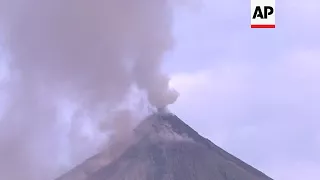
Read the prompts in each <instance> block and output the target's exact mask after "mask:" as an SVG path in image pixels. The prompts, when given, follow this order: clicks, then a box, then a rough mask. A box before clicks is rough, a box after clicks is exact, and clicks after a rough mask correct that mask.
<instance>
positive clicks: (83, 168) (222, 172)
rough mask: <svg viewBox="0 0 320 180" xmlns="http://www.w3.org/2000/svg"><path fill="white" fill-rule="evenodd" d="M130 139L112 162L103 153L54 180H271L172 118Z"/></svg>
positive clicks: (158, 117) (150, 120)
mask: <svg viewBox="0 0 320 180" xmlns="http://www.w3.org/2000/svg"><path fill="white" fill-rule="evenodd" d="M132 137H133V138H132V139H131V140H130V143H128V142H127V143H126V144H127V146H126V147H125V148H122V149H123V151H120V152H118V154H119V155H118V156H116V157H115V158H114V159H113V160H112V161H107V160H105V158H104V156H105V154H104V152H102V153H100V154H97V155H95V156H93V157H91V158H89V159H88V160H86V161H85V162H84V163H82V164H80V165H79V166H77V167H75V168H74V169H72V170H71V171H69V172H67V173H66V174H64V175H62V176H61V177H59V178H58V179H56V180H272V179H271V178H270V177H268V176H266V175H265V174H264V173H262V172H260V171H259V170H257V169H255V168H253V167H252V166H250V165H248V164H246V163H245V162H243V161H241V160H240V159H238V158H236V157H235V156H233V155H231V154H229V153H227V152H226V151H224V150H223V149H221V148H219V147H218V146H216V145H215V144H214V143H212V142H211V141H210V140H208V139H206V138H204V137H202V136H201V135H199V134H198V133H197V132H196V131H195V130H193V129H192V128H191V127H189V126H188V125H187V124H185V123H184V122H183V121H182V120H180V119H179V118H178V117H177V116H176V115H174V114H171V113H155V114H153V115H150V116H149V117H147V118H146V119H145V120H144V121H142V122H141V123H140V124H139V125H138V126H137V127H136V128H135V129H134V131H133V135H132Z"/></svg>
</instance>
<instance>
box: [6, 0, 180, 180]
mask: <svg viewBox="0 0 320 180" xmlns="http://www.w3.org/2000/svg"><path fill="white" fill-rule="evenodd" d="M172 8H173V5H172V4H170V3H169V0H152V1H150V0H90V1H89V0H0V30H1V33H2V34H1V35H3V37H4V41H3V42H4V43H3V44H4V46H3V48H4V49H5V50H6V52H7V54H9V57H10V58H8V59H7V60H8V62H9V66H10V69H11V70H10V72H11V73H10V83H8V84H6V92H7V93H8V96H9V97H10V98H9V101H8V103H7V104H8V106H7V109H6V111H5V113H4V114H3V116H2V118H1V120H0V177H1V179H6V180H21V179H25V180H47V179H48V180H50V179H52V178H53V177H55V176H57V174H58V173H59V172H60V170H61V168H62V169H63V164H65V163H66V162H69V161H71V162H76V163H78V161H80V160H79V159H81V158H84V156H86V155H88V152H83V151H86V149H93V147H95V146H94V143H96V140H97V136H98V135H99V133H97V132H93V131H92V129H98V128H94V126H95V125H97V124H98V125H99V124H104V125H105V124H108V122H109V121H110V119H112V118H110V114H111V112H115V114H117V113H120V112H122V111H116V110H115V109H116V108H117V107H118V106H120V105H121V104H123V103H125V102H126V101H127V98H128V94H130V92H131V91H132V89H133V87H135V88H136V89H138V90H140V91H144V92H145V94H146V95H147V98H146V99H147V101H146V102H147V103H148V104H149V105H151V106H154V107H165V106H166V105H168V104H171V103H173V102H174V101H175V100H176V98H177V93H176V92H174V91H171V90H169V88H168V78H167V77H166V76H164V75H163V74H162V72H161V64H162V61H163V55H164V53H165V52H166V51H167V50H169V49H170V48H172V45H173V42H172V37H171V32H170V31H171V20H172V17H171V16H172ZM65 102H68V103H67V104H69V105H65V104H66V103H65ZM62 104H64V106H62ZM66 108H69V109H73V110H74V111H72V112H74V113H73V114H70V112H69V115H66V114H67V113H66V112H64V111H65V109H66ZM61 109H62V110H64V111H62V110H61ZM107 115H108V116H107ZM130 117H132V116H130ZM127 118H128V117H127ZM65 119H71V122H69V121H65ZM128 119H130V118H128ZM88 121H90V123H88ZM101 121H103V123H101ZM111 124H112V123H111ZM113 124H114V123H113ZM119 124H121V123H117V124H116V128H114V130H119V128H120V127H121V126H120V125H119ZM122 124H124V125H126V124H127V122H123V123H122ZM110 127H113V126H110ZM90 128H91V131H90V130H88V129H90ZM99 129H103V128H99ZM120 129H121V128H120ZM83 134H86V135H83ZM88 146H93V147H88ZM70 154H72V157H74V158H72V157H71V155H70ZM77 155H79V156H77Z"/></svg>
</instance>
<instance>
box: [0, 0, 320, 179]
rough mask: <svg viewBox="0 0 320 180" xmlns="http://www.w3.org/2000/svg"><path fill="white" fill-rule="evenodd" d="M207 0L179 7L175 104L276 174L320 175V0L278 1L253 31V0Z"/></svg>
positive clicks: (211, 134)
mask: <svg viewBox="0 0 320 180" xmlns="http://www.w3.org/2000/svg"><path fill="white" fill-rule="evenodd" d="M0 1H1V0H0ZM202 1H203V4H202V5H200V6H197V7H194V6H192V7H193V8H192V7H191V8H186V9H184V8H181V9H178V10H177V11H176V15H175V24H174V35H175V40H176V46H175V48H174V50H173V51H171V52H169V53H168V55H167V57H166V64H165V66H164V69H165V71H167V72H168V73H169V74H170V75H171V76H172V80H171V84H172V86H173V87H174V88H176V89H177V90H178V91H179V92H180V97H179V99H178V101H177V102H176V103H175V104H173V105H171V107H170V108H171V110H172V111H173V112H174V113H176V114H177V115H178V116H179V117H180V118H181V119H183V120H184V121H185V122H186V123H188V124H189V125H190V126H192V127H193V128H194V129H195V130H197V131H198V132H199V133H200V134H201V135H203V136H205V137H207V138H209V139H210V140H212V141H213V142H214V143H216V144H217V145H219V146H221V147H222V148H224V149H226V150H227V151H228V152H231V153H232V154H234V155H236V156H237V157H239V158H240V159H242V160H244V161H245V162H247V163H249V164H250V165H253V166H254V167H257V168H258V169H260V170H262V171H263V172H265V173H266V174H267V175H269V176H271V177H272V178H274V179H276V180H304V179H306V180H318V179H319V177H320V171H319V169H320V153H319V152H320V131H319V128H320V110H319V109H320V35H319V32H320V21H319V16H318V13H319V12H320V1H316V0H304V1H298V0H281V1H276V3H277V4H276V29H250V1H235V0H223V1H214V0H202ZM0 53H1V52H0ZM1 55H2V56H1V58H4V59H5V58H6V57H3V56H4V54H3V53H2V54H1ZM0 63H3V61H0ZM3 67H4V66H3V64H0V79H2V76H3V75H5V74H6V72H5V71H7V70H6V69H5V68H3ZM0 85H3V84H0ZM0 88H1V86H0ZM1 92H2V90H1V89H0V114H1V113H2V112H1V111H2V109H3V108H2V107H3V105H4V103H3V102H4V96H3V94H2V93H1ZM61 136H63V137H61V138H64V134H61ZM57 139H58V138H57ZM82 145H83V146H84V145H85V146H87V145H86V144H85V143H82Z"/></svg>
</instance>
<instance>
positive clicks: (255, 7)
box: [251, 0, 276, 28]
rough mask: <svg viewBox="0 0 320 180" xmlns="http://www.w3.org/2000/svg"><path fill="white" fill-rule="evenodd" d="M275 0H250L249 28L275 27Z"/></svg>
mask: <svg viewBox="0 0 320 180" xmlns="http://www.w3.org/2000/svg"><path fill="white" fill-rule="evenodd" d="M275 22H276V21H275V0H251V28H275V27H276V23H275Z"/></svg>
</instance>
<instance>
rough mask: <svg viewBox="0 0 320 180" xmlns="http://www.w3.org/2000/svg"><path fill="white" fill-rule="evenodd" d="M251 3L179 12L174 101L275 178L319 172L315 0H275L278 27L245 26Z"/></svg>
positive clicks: (292, 179)
mask: <svg viewBox="0 0 320 180" xmlns="http://www.w3.org/2000/svg"><path fill="white" fill-rule="evenodd" d="M249 3H250V1H237V2H236V1H233V0H225V1H210V0H205V1H204V3H203V6H202V9H200V10H197V11H193V12H192V13H190V11H189V12H187V11H186V10H182V9H181V10H179V12H177V15H176V21H175V37H176V43H177V46H176V48H175V50H174V51H173V52H171V53H170V54H169V55H168V58H167V64H166V68H165V69H166V70H167V71H169V72H170V73H171V74H172V81H171V83H172V86H173V87H175V88H176V89H177V90H178V91H179V92H180V93H181V95H180V98H179V99H178V101H177V102H176V103H175V104H174V105H172V106H171V109H172V111H174V112H175V113H176V114H177V115H178V116H180V117H181V118H182V119H183V120H184V121H186V122H187V123H188V124H190V125H191V126H192V127H194V128H195V129H196V130H197V131H199V132H200V133H201V134H202V135H204V136H205V137H207V138H209V139H211V140H212V141H213V142H215V143H216V144H217V145H220V146H222V147H223V148H225V149H226V150H228V151H229V152H231V153H232V154H235V155H236V156H238V157H239V158H241V159H243V160H244V161H246V162H248V163H249V164H251V165H253V166H255V167H257V168H259V169H260V170H262V171H264V172H265V173H266V174H268V175H270V176H271V177H273V178H274V179H277V180H302V179H307V180H316V179H319V177H320V171H319V169H320V153H319V152H320V131H319V127H320V110H319V108H320V35H319V32H320V21H319V18H318V15H317V13H318V12H320V2H319V1H316V0H305V1H298V0H290V1H289V0H282V1H281V2H280V1H276V3H277V4H276V29H250V4H249Z"/></svg>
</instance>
